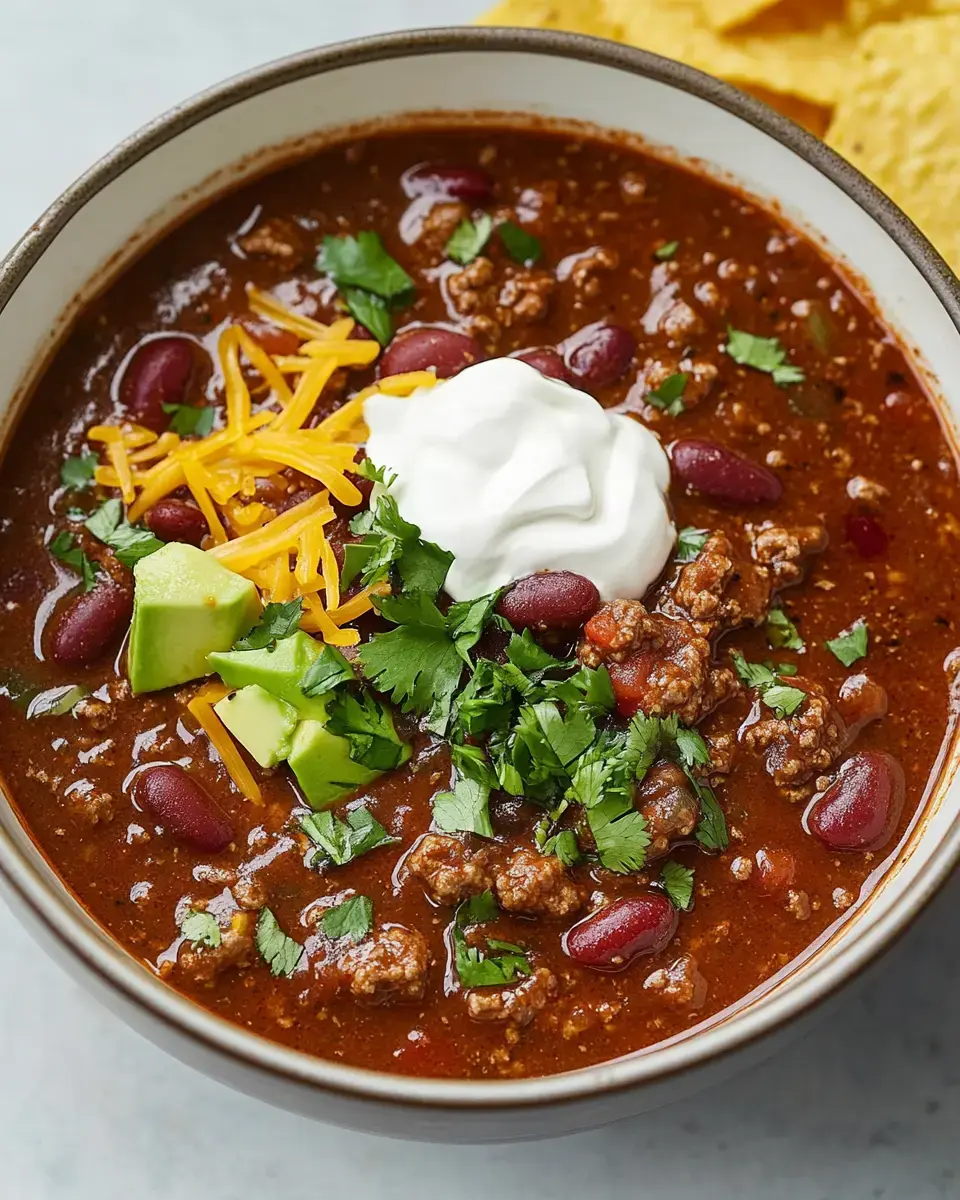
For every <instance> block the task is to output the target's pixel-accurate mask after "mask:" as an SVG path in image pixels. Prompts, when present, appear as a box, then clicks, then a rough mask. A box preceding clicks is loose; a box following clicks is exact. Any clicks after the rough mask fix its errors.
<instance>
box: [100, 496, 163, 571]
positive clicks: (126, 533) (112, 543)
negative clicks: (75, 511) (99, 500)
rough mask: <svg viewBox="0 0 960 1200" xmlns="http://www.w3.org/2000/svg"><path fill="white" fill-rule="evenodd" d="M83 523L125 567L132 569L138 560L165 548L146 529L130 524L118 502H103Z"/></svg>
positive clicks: (121, 505)
mask: <svg viewBox="0 0 960 1200" xmlns="http://www.w3.org/2000/svg"><path fill="white" fill-rule="evenodd" d="M84 524H85V525H86V527H87V529H89V531H90V532H91V533H92V534H93V536H94V537H95V538H96V539H97V540H98V541H101V542H103V543H104V545H106V546H109V547H110V549H111V550H112V551H113V553H114V556H115V557H116V558H117V560H118V561H119V562H122V563H123V565H124V566H125V567H133V566H134V565H135V564H136V563H138V562H139V561H140V559H141V558H146V557H147V556H148V555H150V554H155V553H156V551H157V550H159V549H161V548H162V546H163V545H164V543H163V542H161V540H160V539H159V538H158V537H157V536H156V535H155V534H153V533H151V532H150V530H149V529H144V528H142V526H140V525H131V524H129V522H128V521H127V520H126V518H125V517H124V515H123V504H122V503H121V502H120V501H119V500H107V501H105V502H104V503H103V504H101V505H100V507H99V508H98V509H96V511H95V512H93V513H92V514H91V515H90V516H89V517H88V518H87V520H86V521H85V522H84Z"/></svg>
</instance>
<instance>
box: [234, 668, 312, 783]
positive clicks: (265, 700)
mask: <svg viewBox="0 0 960 1200" xmlns="http://www.w3.org/2000/svg"><path fill="white" fill-rule="evenodd" d="M213 708H214V712H215V713H216V714H217V716H218V717H219V718H220V720H221V721H222V722H223V723H224V725H226V727H227V729H229V730H230V732H231V733H232V734H233V736H234V737H235V738H236V739H237V741H238V742H239V743H240V745H241V746H243V748H244V750H246V751H247V752H248V753H249V754H250V755H251V756H252V757H253V759H254V760H255V761H256V762H258V763H259V764H260V766H261V767H275V766H276V765H277V763H281V762H283V760H284V759H285V758H286V757H287V755H288V754H289V753H290V747H291V745H292V744H293V735H294V733H295V732H296V729H297V725H298V724H299V722H300V715H299V713H298V712H297V710H296V709H295V708H293V707H292V706H291V705H289V704H287V703H286V702H285V701H283V700H278V699H277V697H276V696H271V695H270V693H269V692H265V691H264V690H263V688H262V687H259V686H258V685H257V684H255V683H253V684H250V686H249V687H245V688H241V689H240V691H239V692H234V693H233V695H232V696H224V698H223V699H222V700H219V701H218V702H217V703H216V704H215V705H214V706H213Z"/></svg>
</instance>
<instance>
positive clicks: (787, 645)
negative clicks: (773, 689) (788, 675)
mask: <svg viewBox="0 0 960 1200" xmlns="http://www.w3.org/2000/svg"><path fill="white" fill-rule="evenodd" d="M766 633H767V641H768V642H769V643H770V646H771V647H772V649H774V650H805V649H806V643H805V642H804V640H803V638H802V637H801V636H800V634H799V632H798V631H797V627H796V625H794V623H793V622H792V621H791V620H790V618H789V617H788V616H787V614H786V613H785V612H784V611H783V609H782V608H771V609H770V611H769V612H768V613H767V621H766ZM780 673H781V674H783V673H784V672H783V669H782V668H781V671H780Z"/></svg>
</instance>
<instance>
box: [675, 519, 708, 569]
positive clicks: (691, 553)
mask: <svg viewBox="0 0 960 1200" xmlns="http://www.w3.org/2000/svg"><path fill="white" fill-rule="evenodd" d="M709 536H710V530H709V529H694V527H693V526H692V525H687V526H686V527H685V528H683V529H681V530H680V532H679V533H678V534H677V553H676V558H677V561H678V562H682V563H688V562H693V560H694V559H695V558H696V557H697V555H698V554H699V553H700V551H701V550H702V549H703V548H704V546H705V545H706V544H707V538H708V537H709Z"/></svg>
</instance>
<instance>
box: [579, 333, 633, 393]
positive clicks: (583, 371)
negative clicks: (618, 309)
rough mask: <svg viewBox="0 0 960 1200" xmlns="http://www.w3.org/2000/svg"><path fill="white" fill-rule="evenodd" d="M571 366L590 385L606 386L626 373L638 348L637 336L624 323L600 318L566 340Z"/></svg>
mask: <svg viewBox="0 0 960 1200" xmlns="http://www.w3.org/2000/svg"><path fill="white" fill-rule="evenodd" d="M562 349H563V355H564V359H565V361H566V364H567V368H568V369H569V371H570V373H571V374H572V375H573V376H575V378H576V379H577V380H578V381H579V382H580V383H582V384H583V385H584V387H587V388H600V387H606V386H607V385H608V384H611V383H616V382H617V380H618V379H621V378H622V377H623V376H624V375H625V374H626V373H627V368H628V367H629V366H630V363H631V362H632V361H633V356H634V354H635V353H636V350H637V339H636V338H635V337H634V336H633V334H632V333H631V332H630V330H629V329H624V328H623V326H622V325H610V324H608V323H607V322H606V321H597V322H596V323H595V324H593V325H587V326H585V327H584V328H583V329H581V330H579V331H578V332H577V333H575V334H573V336H572V337H569V338H567V340H566V341H565V342H564V343H563V347H562Z"/></svg>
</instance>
